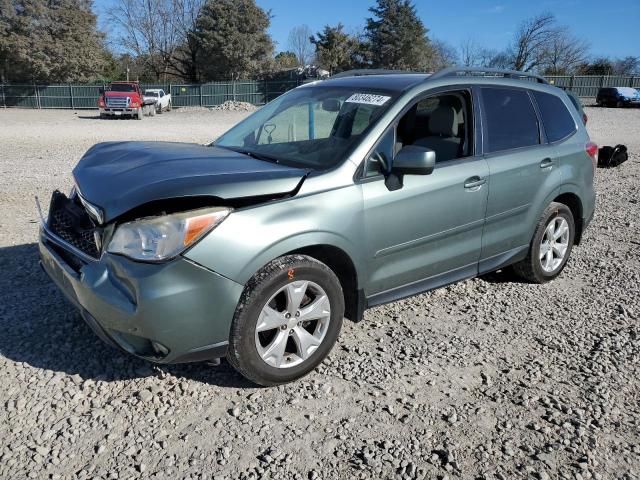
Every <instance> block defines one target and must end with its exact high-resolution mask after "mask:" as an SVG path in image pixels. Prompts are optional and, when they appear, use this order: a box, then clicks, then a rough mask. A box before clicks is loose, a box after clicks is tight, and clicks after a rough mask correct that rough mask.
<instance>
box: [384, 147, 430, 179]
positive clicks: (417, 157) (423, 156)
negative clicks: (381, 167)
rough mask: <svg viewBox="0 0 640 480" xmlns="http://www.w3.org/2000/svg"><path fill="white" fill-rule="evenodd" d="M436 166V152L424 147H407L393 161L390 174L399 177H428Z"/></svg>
mask: <svg viewBox="0 0 640 480" xmlns="http://www.w3.org/2000/svg"><path fill="white" fill-rule="evenodd" d="M435 166H436V152H434V151H433V150H431V149H429V148H426V147H419V146H417V145H407V146H406V147H404V148H403V149H402V150H400V151H399V152H398V154H397V155H396V157H395V158H394V159H393V168H392V172H393V173H397V174H399V175H429V174H431V172H433V169H434V168H435Z"/></svg>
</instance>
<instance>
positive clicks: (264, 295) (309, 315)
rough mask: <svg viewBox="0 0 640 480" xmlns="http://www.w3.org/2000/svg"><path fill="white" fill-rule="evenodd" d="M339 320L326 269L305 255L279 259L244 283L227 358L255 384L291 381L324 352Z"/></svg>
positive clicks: (338, 298)
mask: <svg viewBox="0 0 640 480" xmlns="http://www.w3.org/2000/svg"><path fill="white" fill-rule="evenodd" d="M343 316H344V296H343V292H342V287H341V286H340V281H339V280H338V278H337V277H336V275H335V273H333V271H332V270H331V269H330V268H329V267H327V266H326V265H325V264H323V263H321V262H319V261H317V260H315V259H313V258H311V257H308V256H305V255H288V256H285V257H281V258H278V259H276V260H274V261H272V262H271V263H269V264H268V265H266V266H265V267H263V268H262V269H261V270H260V271H258V272H257V273H256V274H255V275H254V276H253V277H252V278H251V279H250V280H249V282H247V285H246V286H245V289H244V291H243V293H242V296H241V298H240V301H239V303H238V307H237V308H236V312H235V315H234V318H233V323H232V326H231V336H230V339H229V350H228V353H227V359H228V360H229V363H231V365H233V367H234V368H235V369H236V370H237V371H238V372H239V373H240V374H241V375H243V376H244V377H245V378H247V379H249V380H251V381H252V382H254V383H257V384H259V385H264V386H272V385H280V384H283V383H288V382H292V381H294V380H297V379H299V378H301V377H303V376H304V375H306V374H307V373H309V372H310V371H311V370H313V369H314V368H315V367H316V366H318V365H319V364H320V362H322V360H324V358H325V357H326V356H327V355H328V354H329V352H330V351H331V348H332V347H333V345H334V344H335V342H336V339H337V338H338V334H339V333H340V328H341V327H342V319H343Z"/></svg>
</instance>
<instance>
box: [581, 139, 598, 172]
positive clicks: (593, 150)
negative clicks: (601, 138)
mask: <svg viewBox="0 0 640 480" xmlns="http://www.w3.org/2000/svg"><path fill="white" fill-rule="evenodd" d="M584 150H585V152H587V155H589V156H590V157H591V162H592V163H593V171H594V172H595V170H596V165H598V145H596V144H595V143H593V142H587V144H586V145H585V146H584Z"/></svg>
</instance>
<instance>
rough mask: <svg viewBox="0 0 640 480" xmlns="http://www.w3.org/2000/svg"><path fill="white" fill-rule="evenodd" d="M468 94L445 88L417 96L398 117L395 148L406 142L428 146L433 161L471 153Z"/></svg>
mask: <svg viewBox="0 0 640 480" xmlns="http://www.w3.org/2000/svg"><path fill="white" fill-rule="evenodd" d="M471 112H472V109H471V96H470V94H469V92H467V91H460V92H447V93H443V94H440V95H433V96H429V97H427V98H425V99H423V100H420V101H419V102H418V103H417V104H416V105H414V106H413V108H411V109H410V110H409V111H408V112H407V113H406V114H405V115H404V116H403V117H402V118H401V119H400V121H399V123H398V135H397V142H398V145H397V147H396V151H398V150H400V148H402V147H406V146H407V145H417V146H420V147H424V148H428V149H430V150H433V151H434V152H435V153H436V162H446V161H448V160H455V159H457V158H463V157H467V156H470V155H472V152H473V148H472V147H473V144H472V131H473V128H472V118H473V116H472V115H471Z"/></svg>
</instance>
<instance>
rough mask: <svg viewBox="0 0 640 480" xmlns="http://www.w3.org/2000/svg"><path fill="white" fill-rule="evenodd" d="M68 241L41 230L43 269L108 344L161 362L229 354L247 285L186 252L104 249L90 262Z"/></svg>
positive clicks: (191, 360) (209, 357)
mask: <svg viewBox="0 0 640 480" xmlns="http://www.w3.org/2000/svg"><path fill="white" fill-rule="evenodd" d="M61 245H63V243H61V241H60V239H58V238H56V237H55V236H54V235H52V234H51V233H50V232H48V231H47V230H46V229H42V230H41V234H40V242H39V250H40V262H41V265H42V268H43V269H44V271H45V272H46V273H47V274H48V275H49V277H51V279H52V280H53V281H54V283H55V284H56V285H57V286H58V288H60V290H61V291H62V292H63V293H64V295H65V296H66V297H67V298H68V299H69V300H70V301H71V303H73V304H74V305H75V306H76V307H77V308H78V309H79V310H80V313H81V315H82V317H83V318H84V320H85V321H86V322H87V324H88V325H89V326H90V327H91V328H92V330H93V331H94V332H95V333H96V335H97V336H98V337H100V338H101V339H102V340H103V341H105V342H106V343H108V344H110V345H112V346H116V347H118V348H120V349H122V350H125V351H127V352H129V353H131V354H133V355H136V356H138V357H141V358H144V359H146V360H150V361H153V362H157V363H184V362H195V361H204V360H209V359H213V358H219V357H221V356H224V355H225V353H226V349H227V344H228V339H229V331H230V327H231V320H232V319H233V314H234V312H235V308H236V306H237V303H238V300H239V298H240V294H241V293H242V289H243V287H242V285H239V284H237V283H235V282H233V281H231V280H229V279H227V278H225V277H222V276H220V275H218V274H216V273H215V272H212V271H210V270H208V269H206V268H204V267H201V266H199V265H197V264H195V263H192V262H191V261H189V260H186V259H184V258H182V257H178V258H177V259H175V260H173V261H171V262H168V263H164V264H144V263H137V262H133V261H131V260H128V259H126V258H124V257H121V256H117V255H111V254H106V253H105V254H103V255H102V258H101V259H100V260H97V261H93V262H87V261H79V259H78V257H77V256H73V255H74V254H73V253H72V252H70V251H69V250H66V249H64V248H63V246H61ZM70 255H71V256H72V257H71V258H70V257H69V256H70ZM72 265H73V266H72Z"/></svg>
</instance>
